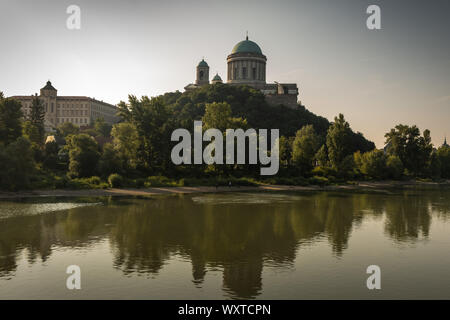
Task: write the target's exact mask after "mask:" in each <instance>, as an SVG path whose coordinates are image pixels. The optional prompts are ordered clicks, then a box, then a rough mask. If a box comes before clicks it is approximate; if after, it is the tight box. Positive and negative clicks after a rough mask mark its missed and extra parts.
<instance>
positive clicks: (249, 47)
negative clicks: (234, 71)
mask: <svg viewBox="0 0 450 320" xmlns="http://www.w3.org/2000/svg"><path fill="white" fill-rule="evenodd" d="M244 52H245V53H257V54H262V51H261V48H260V47H259V46H258V45H257V44H256V42H253V41H250V40H248V38H247V39H246V40H244V41H241V42H239V43H238V44H236V45H235V46H234V48H233V50H232V51H231V53H244Z"/></svg>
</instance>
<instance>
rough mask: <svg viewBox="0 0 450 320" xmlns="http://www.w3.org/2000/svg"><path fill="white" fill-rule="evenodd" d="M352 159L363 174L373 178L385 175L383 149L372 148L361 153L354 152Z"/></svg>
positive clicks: (381, 177) (380, 177)
mask: <svg viewBox="0 0 450 320" xmlns="http://www.w3.org/2000/svg"><path fill="white" fill-rule="evenodd" d="M354 161H355V164H356V166H357V167H358V169H359V171H360V172H361V173H362V174H364V175H365V176H367V177H369V178H373V179H383V178H385V177H386V156H385V154H384V152H383V151H380V150H377V149H375V150H372V151H368V152H365V153H363V154H361V153H360V152H359V151H358V152H356V153H355V154H354Z"/></svg>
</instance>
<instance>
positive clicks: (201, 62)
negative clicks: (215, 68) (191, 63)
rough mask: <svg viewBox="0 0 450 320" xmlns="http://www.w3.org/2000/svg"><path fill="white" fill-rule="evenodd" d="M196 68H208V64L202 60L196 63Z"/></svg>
mask: <svg viewBox="0 0 450 320" xmlns="http://www.w3.org/2000/svg"><path fill="white" fill-rule="evenodd" d="M197 67H208V64H207V63H206V61H205V60H204V59H202V61H200V62H199V63H198V66H197Z"/></svg>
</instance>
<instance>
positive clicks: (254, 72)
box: [252, 67, 256, 80]
mask: <svg viewBox="0 0 450 320" xmlns="http://www.w3.org/2000/svg"><path fill="white" fill-rule="evenodd" d="M252 73H253V79H254V80H256V67H253V71H252Z"/></svg>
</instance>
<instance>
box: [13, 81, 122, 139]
mask: <svg viewBox="0 0 450 320" xmlns="http://www.w3.org/2000/svg"><path fill="white" fill-rule="evenodd" d="M57 92H58V91H57V90H56V89H55V88H54V87H53V86H52V83H51V82H50V81H47V84H46V85H45V87H43V88H42V89H41V92H40V95H39V99H41V101H42V102H43V104H44V107H45V128H46V130H47V131H52V130H53V129H54V128H56V127H57V126H59V125H60V124H62V123H64V122H71V123H73V124H75V125H77V126H88V125H90V124H92V123H93V122H94V121H95V119H97V118H103V119H104V120H105V122H106V123H109V124H114V123H116V122H117V121H118V120H119V118H118V117H117V116H116V113H117V107H116V106H114V105H112V104H109V103H106V102H103V101H98V100H95V99H93V98H89V97H84V96H58V95H57ZM12 98H14V99H16V100H18V101H20V102H21V104H22V112H23V113H24V115H25V117H27V116H28V115H29V114H30V112H31V104H32V99H33V96H13V97H12Z"/></svg>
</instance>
